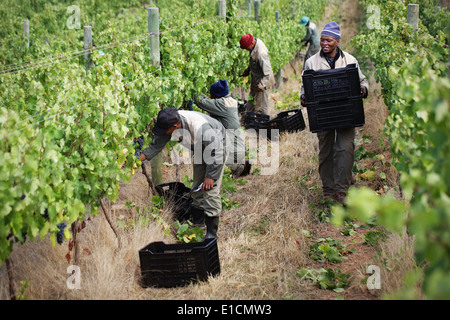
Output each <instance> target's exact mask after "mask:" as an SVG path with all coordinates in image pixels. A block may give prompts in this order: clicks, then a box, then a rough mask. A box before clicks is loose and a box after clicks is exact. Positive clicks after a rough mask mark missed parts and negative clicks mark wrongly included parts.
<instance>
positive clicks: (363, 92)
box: [361, 86, 369, 99]
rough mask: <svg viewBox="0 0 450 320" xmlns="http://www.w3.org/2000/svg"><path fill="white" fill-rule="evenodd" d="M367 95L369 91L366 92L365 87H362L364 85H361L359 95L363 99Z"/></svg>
mask: <svg viewBox="0 0 450 320" xmlns="http://www.w3.org/2000/svg"><path fill="white" fill-rule="evenodd" d="M368 95H369V93H368V92H367V88H366V87H364V86H362V87H361V97H362V98H363V99H365V98H367V96H368Z"/></svg>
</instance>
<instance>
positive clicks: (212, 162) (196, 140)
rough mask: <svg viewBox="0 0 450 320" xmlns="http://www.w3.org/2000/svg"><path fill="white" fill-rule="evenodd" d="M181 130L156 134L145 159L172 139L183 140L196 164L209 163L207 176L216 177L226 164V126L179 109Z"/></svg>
mask: <svg viewBox="0 0 450 320" xmlns="http://www.w3.org/2000/svg"><path fill="white" fill-rule="evenodd" d="M178 113H179V115H180V119H181V129H180V130H176V131H175V132H174V133H173V134H172V135H162V136H154V138H153V140H152V143H151V144H150V145H149V146H148V147H147V148H145V149H144V150H143V151H142V153H143V154H144V155H145V158H146V160H151V159H153V158H154V157H155V156H156V155H157V154H158V153H160V152H161V151H162V150H163V149H164V148H165V146H166V144H167V143H168V142H169V141H170V140H171V139H173V140H175V141H178V142H180V143H181V144H182V145H183V146H184V147H186V148H189V149H190V150H191V151H192V152H193V155H194V164H206V176H207V177H208V178H211V179H213V180H217V179H218V178H219V177H220V175H221V174H222V171H223V164H224V163H225V159H226V155H225V151H224V149H225V128H224V127H223V125H222V124H221V123H220V122H219V121H217V120H216V119H213V118H211V117H210V116H208V115H206V114H203V113H201V112H196V111H185V110H180V111H178Z"/></svg>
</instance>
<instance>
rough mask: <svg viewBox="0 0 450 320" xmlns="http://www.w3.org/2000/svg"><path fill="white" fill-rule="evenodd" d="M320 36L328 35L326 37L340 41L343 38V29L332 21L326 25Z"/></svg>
mask: <svg viewBox="0 0 450 320" xmlns="http://www.w3.org/2000/svg"><path fill="white" fill-rule="evenodd" d="M320 35H326V36H330V37H333V38H335V39H340V38H341V28H339V25H338V24H337V23H336V22H334V21H331V22H329V23H327V24H326V25H325V27H324V28H323V30H322V33H321V34H320Z"/></svg>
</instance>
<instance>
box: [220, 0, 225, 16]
mask: <svg viewBox="0 0 450 320" xmlns="http://www.w3.org/2000/svg"><path fill="white" fill-rule="evenodd" d="M219 17H223V18H226V17H227V1H226V0H219Z"/></svg>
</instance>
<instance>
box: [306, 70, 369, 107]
mask: <svg viewBox="0 0 450 320" xmlns="http://www.w3.org/2000/svg"><path fill="white" fill-rule="evenodd" d="M302 80H303V88H304V90H305V98H306V102H307V103H327V102H332V101H340V100H346V99H349V98H355V97H358V96H361V86H360V79H359V72H358V67H357V66H356V64H354V63H352V64H349V65H347V66H346V67H345V68H338V69H329V70H318V71H314V70H306V71H304V72H303V75H302Z"/></svg>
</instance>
